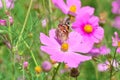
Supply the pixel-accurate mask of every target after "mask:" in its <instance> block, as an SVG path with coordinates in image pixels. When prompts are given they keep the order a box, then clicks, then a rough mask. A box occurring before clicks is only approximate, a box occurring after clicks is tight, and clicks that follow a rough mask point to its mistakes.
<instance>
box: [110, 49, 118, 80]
mask: <svg viewBox="0 0 120 80" xmlns="http://www.w3.org/2000/svg"><path fill="white" fill-rule="evenodd" d="M116 51H117V48H116V49H115V53H114V56H113V59H112V63H111V62H110V64H111V65H110V66H111V69H110V80H112V73H113V63H114V60H115V56H116Z"/></svg>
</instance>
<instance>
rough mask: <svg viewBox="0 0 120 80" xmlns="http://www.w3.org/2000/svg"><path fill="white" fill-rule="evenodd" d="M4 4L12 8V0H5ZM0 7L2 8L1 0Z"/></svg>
mask: <svg viewBox="0 0 120 80" xmlns="http://www.w3.org/2000/svg"><path fill="white" fill-rule="evenodd" d="M5 4H6V7H7V8H13V7H14V0H5ZM0 8H3V4H2V0H0Z"/></svg>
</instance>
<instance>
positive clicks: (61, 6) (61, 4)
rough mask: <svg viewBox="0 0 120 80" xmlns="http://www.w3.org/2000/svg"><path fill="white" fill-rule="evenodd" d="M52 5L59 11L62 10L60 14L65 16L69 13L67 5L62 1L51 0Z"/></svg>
mask: <svg viewBox="0 0 120 80" xmlns="http://www.w3.org/2000/svg"><path fill="white" fill-rule="evenodd" d="M52 2H53V4H54V5H55V6H56V7H57V8H59V9H60V10H62V12H63V13H64V14H67V13H68V11H69V8H68V7H67V5H66V4H65V2H64V0H52Z"/></svg>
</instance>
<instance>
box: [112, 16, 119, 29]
mask: <svg viewBox="0 0 120 80" xmlns="http://www.w3.org/2000/svg"><path fill="white" fill-rule="evenodd" d="M113 27H115V28H117V29H120V16H117V17H115V19H114V21H113Z"/></svg>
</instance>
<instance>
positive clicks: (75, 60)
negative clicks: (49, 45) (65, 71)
mask: <svg viewBox="0 0 120 80" xmlns="http://www.w3.org/2000/svg"><path fill="white" fill-rule="evenodd" d="M90 59H91V57H89V56H83V55H80V54H76V53H68V54H67V55H64V62H65V63H67V65H68V66H69V67H78V65H79V63H81V62H84V61H87V60H90Z"/></svg>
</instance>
